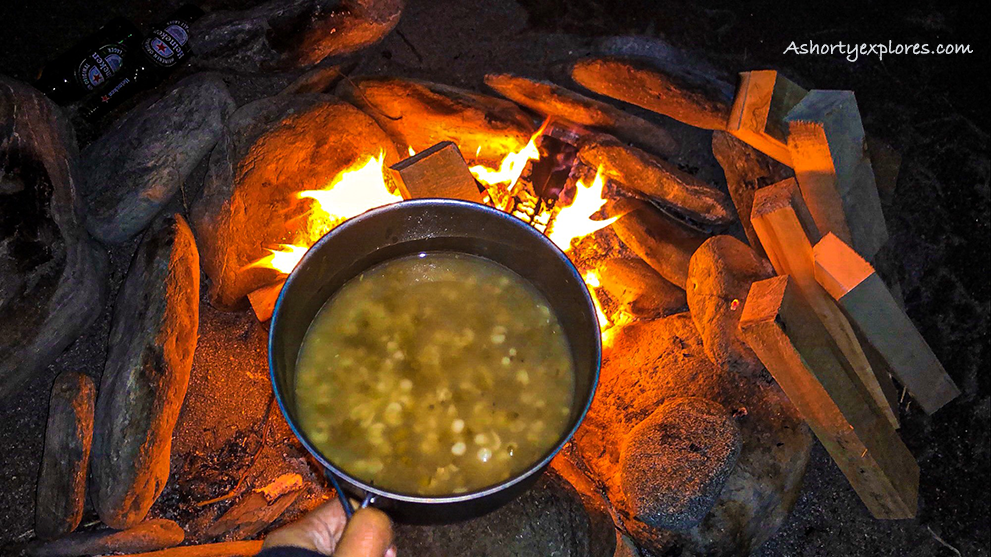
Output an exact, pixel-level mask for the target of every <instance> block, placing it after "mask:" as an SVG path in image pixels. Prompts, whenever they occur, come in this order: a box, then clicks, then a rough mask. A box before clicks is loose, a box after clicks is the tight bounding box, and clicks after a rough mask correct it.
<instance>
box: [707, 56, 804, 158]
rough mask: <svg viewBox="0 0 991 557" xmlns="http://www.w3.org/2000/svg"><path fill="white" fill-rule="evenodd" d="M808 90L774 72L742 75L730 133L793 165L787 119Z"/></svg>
mask: <svg viewBox="0 0 991 557" xmlns="http://www.w3.org/2000/svg"><path fill="white" fill-rule="evenodd" d="M807 94H808V91H806V90H805V89H803V88H802V87H799V86H798V85H796V84H795V83H794V82H792V81H791V80H790V79H788V78H786V77H785V76H783V75H781V74H779V73H778V72H776V71H774V70H760V71H752V72H741V73H740V84H739V86H738V87H737V90H736V98H735V99H734V101H733V109H732V111H731V112H730V119H729V124H728V125H727V127H726V131H728V132H729V133H731V134H733V135H734V136H736V137H737V138H739V139H740V140H742V141H745V142H746V143H747V144H749V145H750V146H751V147H753V148H755V149H758V150H760V151H762V152H763V153H764V154H766V155H768V156H770V157H772V158H774V159H776V160H777V161H778V162H780V163H782V164H785V165H788V166H791V165H792V161H791V152H790V151H789V149H788V124H787V123H786V122H785V120H784V118H785V115H787V114H788V112H790V111H791V109H792V108H794V107H795V105H797V104H798V103H799V101H801V100H802V99H803V98H805V95H807Z"/></svg>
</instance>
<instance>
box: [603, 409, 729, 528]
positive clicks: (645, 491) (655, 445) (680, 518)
mask: <svg viewBox="0 0 991 557" xmlns="http://www.w3.org/2000/svg"><path fill="white" fill-rule="evenodd" d="M700 444H704V445H705V449H704V450H700V447H699V445H700ZM741 444H742V441H741V436H740V428H739V427H738V426H737V425H736V423H735V422H734V421H733V418H732V417H731V416H730V412H728V411H727V410H726V409H725V408H723V406H722V405H720V404H718V403H716V402H713V401H711V400H706V399H704V398H698V397H683V398H671V399H668V400H666V401H665V402H664V404H662V405H661V406H659V407H658V408H657V409H656V410H654V412H653V413H652V414H651V415H650V416H648V417H647V419H645V420H644V421H642V422H640V424H639V425H637V426H636V427H635V428H633V430H632V431H631V432H630V434H629V436H628V437H627V441H626V446H625V447H623V452H622V454H621V457H620V461H619V466H620V470H621V471H620V475H621V476H620V477H621V482H622V485H623V492H624V493H625V494H626V499H627V501H629V503H630V507H631V509H632V510H633V512H634V513H635V516H636V517H637V519H639V520H640V521H642V522H644V523H645V524H649V525H650V526H654V527H655V528H666V529H672V530H687V529H689V528H692V527H694V526H696V525H698V523H699V522H701V521H702V519H703V518H705V515H706V514H708V512H709V509H711V508H712V506H713V505H714V504H715V502H716V497H718V496H719V492H720V491H722V489H723V485H724V484H725V483H726V478H727V477H729V473H730V471H731V470H733V467H734V466H735V465H736V461H737V458H738V457H739V456H740V448H741ZM660 447H664V449H663V450H661V449H660ZM687 470H691V472H690V473H686V471H687Z"/></svg>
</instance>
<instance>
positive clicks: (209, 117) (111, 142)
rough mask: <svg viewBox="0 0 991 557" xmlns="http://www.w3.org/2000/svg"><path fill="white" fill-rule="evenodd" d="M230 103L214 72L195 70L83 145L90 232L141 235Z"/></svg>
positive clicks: (114, 237) (105, 238) (103, 236)
mask: <svg viewBox="0 0 991 557" xmlns="http://www.w3.org/2000/svg"><path fill="white" fill-rule="evenodd" d="M234 108H235V105H234V99H232V98H231V95H230V93H229V92H228V91H227V86H226V85H224V82H223V80H221V79H220V77H219V76H217V75H214V74H197V75H194V76H191V77H188V78H186V79H183V80H182V81H180V82H179V83H178V84H177V85H176V86H175V87H173V88H172V89H170V90H169V91H168V92H166V93H165V95H164V96H162V98H160V99H158V100H157V101H155V102H154V103H152V104H150V105H147V106H144V107H143V108H139V109H137V110H132V111H131V112H128V113H127V114H126V115H125V116H124V117H123V118H122V119H121V120H120V121H118V122H117V123H116V124H115V125H114V127H113V129H111V130H110V131H109V132H107V133H106V134H104V135H103V136H102V137H100V138H99V139H97V140H96V141H95V142H93V143H92V144H90V146H89V147H87V148H86V149H84V150H83V152H82V176H83V181H82V188H81V189H82V191H83V194H84V196H85V197H86V202H87V213H88V214H87V220H86V227H87V228H88V229H89V231H90V232H91V233H92V234H93V236H94V237H96V238H97V239H98V240H100V241H101V242H104V243H121V242H125V241H127V240H129V239H131V238H133V237H134V236H137V235H138V234H140V233H141V231H142V230H144V229H145V227H147V226H148V225H149V224H150V223H151V221H152V220H154V218H155V216H156V215H158V213H159V212H160V211H161V210H162V208H163V207H164V206H165V205H167V204H168V202H169V201H171V200H172V197H173V196H174V195H175V194H176V193H177V192H179V189H180V188H181V187H182V185H183V183H184V182H185V181H186V179H187V178H188V177H189V175H190V174H191V173H192V172H193V169H194V168H196V165H198V164H199V162H200V160H201V159H202V158H203V157H205V156H207V154H209V153H210V150H211V149H213V146H214V145H215V144H216V143H217V140H219V139H220V135H221V133H222V132H223V129H224V122H225V121H226V120H227V117H228V116H230V114H231V113H232V112H234Z"/></svg>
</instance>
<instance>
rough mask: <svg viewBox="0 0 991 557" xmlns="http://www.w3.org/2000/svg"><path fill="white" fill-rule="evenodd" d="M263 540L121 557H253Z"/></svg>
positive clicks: (179, 548) (198, 546)
mask: <svg viewBox="0 0 991 557" xmlns="http://www.w3.org/2000/svg"><path fill="white" fill-rule="evenodd" d="M263 543H264V542H263V541H262V540H252V541H241V542H223V543H207V544H203V545H184V546H182V547H170V548H168V549H162V550H160V551H152V552H149V553H132V554H129V555H122V556H121V557H252V556H253V555H257V554H258V553H259V552H261V550H262V544H263Z"/></svg>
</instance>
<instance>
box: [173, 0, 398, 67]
mask: <svg viewBox="0 0 991 557" xmlns="http://www.w3.org/2000/svg"><path fill="white" fill-rule="evenodd" d="M231 4H234V6H233V7H232V9H214V10H213V11H211V12H210V13H208V14H207V15H205V16H203V17H202V18H200V19H199V20H197V21H196V22H194V23H193V25H192V26H191V28H190V30H189V37H190V40H189V42H190V47H191V48H192V50H193V52H194V53H195V57H193V58H192V60H191V61H192V63H193V64H194V65H196V66H198V67H202V68H210V69H217V70H231V71H234V72H238V73H245V74H254V73H266V72H273V71H290V70H294V69H302V68H309V67H312V66H315V65H317V64H319V63H320V62H322V61H324V60H326V59H333V58H335V57H342V56H346V55H349V54H353V53H355V52H357V51H358V50H361V49H362V48H365V47H367V46H370V45H372V44H375V43H377V42H378V41H380V40H382V38H384V37H385V36H386V35H387V34H388V33H389V32H390V31H392V29H393V28H394V27H395V26H396V24H397V23H399V17H400V16H401V15H402V11H403V8H404V7H405V4H406V2H405V0H344V1H336V0H288V1H284V0H268V1H265V2H259V3H255V2H252V4H254V5H251V6H250V7H245V8H243V9H239V8H242V7H243V6H244V3H238V2H231ZM238 4H240V5H238Z"/></svg>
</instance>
